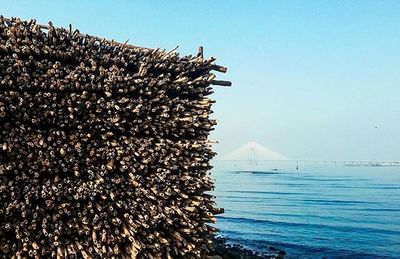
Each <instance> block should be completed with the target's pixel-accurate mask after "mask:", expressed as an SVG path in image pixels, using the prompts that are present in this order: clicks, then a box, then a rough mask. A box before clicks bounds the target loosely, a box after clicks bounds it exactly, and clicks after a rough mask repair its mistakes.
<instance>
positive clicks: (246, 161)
mask: <svg viewBox="0 0 400 259" xmlns="http://www.w3.org/2000/svg"><path fill="white" fill-rule="evenodd" d="M216 161H220V162H231V163H240V164H247V165H249V166H258V165H261V164H266V163H271V164H295V165H297V166H299V167H315V166H400V161H367V160H256V159H252V158H250V159H243V160H227V159H221V160H216Z"/></svg>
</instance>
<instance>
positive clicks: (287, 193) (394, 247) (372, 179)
mask: <svg viewBox="0 0 400 259" xmlns="http://www.w3.org/2000/svg"><path fill="white" fill-rule="evenodd" d="M272 168H275V166H273V167H272V165H271V166H269V165H268V164H266V165H262V166H260V165H259V166H256V167H253V168H246V169H245V170H243V168H238V167H237V166H234V165H231V166H229V165H227V164H225V165H219V164H216V167H215V168H214V171H213V177H214V178H215V179H216V190H215V195H216V196H217V203H218V206H220V207H223V208H225V213H224V214H222V215H220V216H218V223H217V227H218V228H219V229H220V230H221V232H220V234H221V235H223V236H225V237H227V238H228V240H230V241H231V242H234V243H239V244H242V245H244V246H246V247H249V248H253V249H256V250H259V251H265V250H266V249H267V247H268V246H269V245H272V246H275V247H277V248H280V249H283V250H285V251H286V252H287V253H288V257H289V258H322V257H323V256H326V257H328V258H343V257H345V258H347V257H352V258H378V257H383V258H398V257H399V256H400V167H305V168H300V169H299V170H296V168H295V165H290V164H287V165H284V166H280V168H278V170H272Z"/></svg>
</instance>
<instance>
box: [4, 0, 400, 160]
mask: <svg viewBox="0 0 400 259" xmlns="http://www.w3.org/2000/svg"><path fill="white" fill-rule="evenodd" d="M0 10H1V11H0V13H1V14H3V15H4V16H7V17H9V16H18V17H21V18H24V19H28V18H35V19H37V20H38V21H39V22H40V23H47V22H48V21H49V20H51V21H53V23H54V24H55V25H56V26H62V27H66V26H68V24H70V23H71V24H72V25H73V26H74V27H75V28H79V29H80V31H81V32H83V33H88V34H92V35H96V36H102V37H106V38H111V39H115V40H118V41H121V42H124V41H125V40H127V39H129V42H130V43H131V44H134V45H140V46H146V47H160V48H165V49H172V48H174V47H176V46H177V45H179V46H180V47H179V49H178V52H180V53H181V54H193V53H196V51H197V47H198V46H200V45H203V46H204V50H205V55H206V56H215V57H217V58H218V60H217V61H218V62H217V63H218V64H221V65H224V66H227V67H228V68H229V70H228V73H227V74H219V75H218V76H219V78H220V79H226V80H231V81H232V82H233V87H231V88H220V87H216V90H215V94H214V95H213V97H214V98H215V99H216V100H217V104H216V105H215V107H214V111H215V114H213V116H214V118H217V119H218V120H219V125H218V126H217V128H216V131H215V132H214V133H213V134H212V139H215V140H218V141H219V142H220V144H218V145H216V146H215V148H216V150H217V151H218V152H219V153H220V154H225V153H227V152H229V151H231V150H232V149H234V148H236V147H237V146H240V145H241V144H243V143H245V142H248V141H257V142H260V143H261V144H263V145H265V146H266V147H268V148H271V149H273V150H276V151H278V152H280V153H282V154H284V155H286V156H288V157H290V158H293V159H328V160H334V159H335V160H336V159H337V160H370V159H371V160H399V159H400V145H399V144H400V49H399V46H400V26H399V25H400V15H399V14H400V1H367V0H363V1H361V0H359V1H322V0H321V1H183V0H182V1H73V0H70V1H63V2H62V1H0Z"/></svg>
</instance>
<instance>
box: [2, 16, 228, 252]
mask: <svg viewBox="0 0 400 259" xmlns="http://www.w3.org/2000/svg"><path fill="white" fill-rule="evenodd" d="M214 60H215V59H214V58H210V59H204V58H203V55H202V49H200V51H199V54H198V55H197V56H185V57H179V56H178V55H177V54H176V53H175V52H174V51H171V52H166V51H160V50H153V49H147V48H140V47H135V46H131V45H128V44H126V43H125V44H119V43H116V42H114V41H107V40H105V39H100V38H97V37H93V36H89V35H82V34H81V33H80V32H79V31H77V30H75V31H73V30H72V29H71V28H70V29H60V28H55V27H53V25H52V24H51V23H49V25H48V26H42V25H39V24H37V23H36V22H35V21H34V20H30V21H21V20H20V19H17V18H12V19H6V18H4V17H0V256H1V257H2V258H11V257H14V258H24V257H34V258H39V257H40V258H49V257H58V258H82V257H83V258H199V257H202V256H203V255H204V254H207V252H208V251H209V250H210V249H211V247H212V242H211V238H212V236H213V234H214V232H215V228H213V227H212V226H210V225H209V224H208V223H213V222H215V217H214V215H215V214H217V213H220V212H222V209H217V208H214V202H213V198H214V197H213V196H212V195H209V194H207V191H210V190H212V188H213V182H212V181H211V179H210V177H209V170H210V169H211V166H210V164H209V162H210V159H211V158H212V157H213V156H214V155H215V153H214V152H213V151H212V149H211V144H210V141H209V140H208V135H209V133H210V131H211V130H213V126H214V125H215V124H216V122H215V120H212V119H210V118H209V115H210V114H211V113H212V110H211V105H212V103H213V102H214V101H213V100H211V99H209V98H208V97H207V96H208V95H210V94H211V93H212V88H211V86H210V85H213V84H214V85H230V82H227V81H217V80H215V79H214V78H215V75H214V74H213V73H212V71H213V70H216V71H219V72H225V71H226V69H225V68H224V67H221V66H217V65H215V64H214Z"/></svg>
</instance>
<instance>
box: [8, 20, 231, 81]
mask: <svg viewBox="0 0 400 259" xmlns="http://www.w3.org/2000/svg"><path fill="white" fill-rule="evenodd" d="M0 22H1V23H11V24H18V23H21V24H22V23H23V22H26V23H27V24H28V25H34V26H37V28H38V29H40V30H47V31H51V30H53V31H66V32H68V33H69V34H70V36H72V37H81V38H84V39H86V40H88V41H92V42H93V44H99V46H100V45H102V44H109V45H110V46H115V47H120V48H122V49H131V50H139V51H147V52H150V53H151V54H153V55H157V56H158V58H161V59H168V58H170V57H173V56H176V57H178V54H177V53H176V52H175V50H176V49H177V48H178V47H175V48H174V49H172V50H170V51H166V50H165V49H164V50H163V49H160V48H156V49H153V48H147V47H142V46H136V45H132V44H129V43H128V41H129V40H127V41H126V42H124V43H121V42H117V41H114V40H107V39H105V38H101V37H97V36H92V35H89V34H83V33H81V32H80V31H79V30H77V29H76V30H73V29H72V25H71V24H70V25H69V29H68V30H67V29H65V28H62V27H55V26H53V23H52V22H49V24H48V25H43V24H38V23H36V20H35V19H30V20H28V21H24V20H22V19H20V18H16V17H12V18H5V17H4V16H2V15H1V16H0ZM180 59H181V60H185V59H186V60H187V61H189V62H199V63H208V64H211V66H210V70H213V71H217V72H221V73H226V72H227V70H228V69H227V68H226V67H224V66H221V65H217V64H215V63H213V62H214V61H215V60H216V58H214V57H210V58H207V59H204V58H203V47H202V46H200V47H199V51H198V54H197V55H196V56H192V55H189V56H184V57H181V58H180ZM210 84H211V85H219V86H232V82H230V81H226V80H211V81H210Z"/></svg>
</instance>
